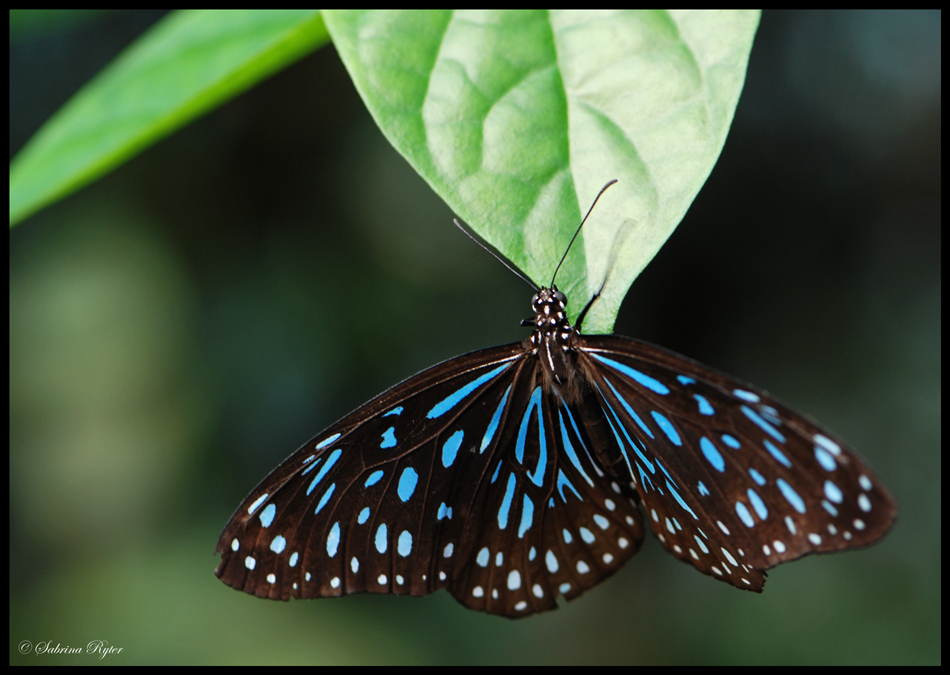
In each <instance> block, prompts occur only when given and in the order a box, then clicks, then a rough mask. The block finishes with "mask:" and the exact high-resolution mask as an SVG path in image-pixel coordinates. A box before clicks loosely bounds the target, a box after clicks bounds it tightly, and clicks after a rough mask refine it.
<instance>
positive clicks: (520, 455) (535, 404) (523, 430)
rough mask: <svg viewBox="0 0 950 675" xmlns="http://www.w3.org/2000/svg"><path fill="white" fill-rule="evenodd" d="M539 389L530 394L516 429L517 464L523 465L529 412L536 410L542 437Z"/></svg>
mask: <svg viewBox="0 0 950 675" xmlns="http://www.w3.org/2000/svg"><path fill="white" fill-rule="evenodd" d="M540 405H541V387H535V388H534V391H533V392H532V393H531V400H530V401H528V407H527V408H525V411H524V415H522V417H521V427H520V428H519V429H518V441H517V443H516V444H515V459H517V460H518V463H519V464H524V442H525V437H526V436H527V435H528V422H529V421H530V420H531V411H532V410H534V409H535V408H538V427H539V428H540V429H541V436H542V437H543V436H544V431H543V430H544V422H542V421H541V410H540V408H539V406H540Z"/></svg>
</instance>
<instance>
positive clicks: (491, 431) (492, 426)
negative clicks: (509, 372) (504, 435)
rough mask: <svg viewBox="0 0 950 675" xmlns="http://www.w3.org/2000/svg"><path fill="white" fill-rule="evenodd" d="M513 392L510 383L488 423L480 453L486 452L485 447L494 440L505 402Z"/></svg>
mask: <svg viewBox="0 0 950 675" xmlns="http://www.w3.org/2000/svg"><path fill="white" fill-rule="evenodd" d="M510 393H511V385H510V384H509V385H508V389H506V390H505V395H504V396H502V397H501V403H499V404H498V408H497V409H496V410H495V414H494V415H492V418H491V422H490V423H489V424H488V429H486V430H485V436H484V437H483V438H482V445H481V447H480V448H479V449H478V454H482V453H483V452H485V448H487V447H488V445H489V444H490V443H491V442H492V439H493V438H494V437H495V432H496V431H498V423H499V421H500V420H501V413H502V412H504V410H505V404H506V403H508V394H510Z"/></svg>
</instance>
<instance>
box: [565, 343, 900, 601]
mask: <svg viewBox="0 0 950 675" xmlns="http://www.w3.org/2000/svg"><path fill="white" fill-rule="evenodd" d="M580 351H581V352H582V353H583V354H584V355H585V356H586V357H588V358H590V359H592V360H593V362H594V364H599V365H597V366H596V367H593V368H590V367H589V370H592V371H594V372H596V375H595V376H594V379H595V381H596V383H597V389H598V391H599V393H600V395H601V401H602V404H603V406H604V407H605V409H606V410H607V411H608V417H613V418H614V419H616V420H617V424H618V426H620V427H622V428H623V429H625V430H626V432H627V433H628V434H629V436H624V438H625V439H626V441H627V444H626V447H627V449H628V453H629V458H630V461H631V463H632V465H633V466H634V471H633V474H634V478H635V480H636V482H637V485H638V490H639V492H640V495H641V498H642V500H643V505H644V508H645V511H646V514H647V519H648V521H649V522H650V525H651V527H652V529H653V531H654V533H655V534H656V536H657V537H658V538H659V539H660V541H661V542H662V543H663V545H664V546H665V547H666V548H667V549H668V550H669V551H670V552H672V553H673V554H674V555H676V556H677V557H679V558H680V559H681V560H684V561H687V562H689V563H691V564H692V565H694V566H695V567H696V568H697V569H699V570H700V571H702V572H704V573H706V574H710V575H712V576H715V577H717V578H719V579H722V580H723V581H727V582H729V583H732V584H734V585H735V586H737V587H739V588H746V589H749V590H761V588H762V586H763V584H764V581H765V575H764V570H766V569H768V568H770V567H774V566H775V565H778V564H779V563H782V562H787V561H790V560H794V559H796V558H800V557H801V556H803V555H807V554H809V553H818V552H828V551H837V550H841V549H845V548H855V547H858V546H864V545H867V544H870V543H873V542H874V541H876V540H877V539H879V538H880V537H881V536H883V534H884V533H885V532H886V531H887V529H888V528H889V527H890V525H891V524H892V522H893V520H894V518H895V510H894V507H893V501H892V499H891V497H890V496H889V495H888V493H887V491H886V490H885V489H884V488H883V486H882V485H881V484H880V482H879V481H878V479H877V478H876V476H875V475H874V474H873V472H871V471H870V469H868V468H867V467H865V466H864V465H863V464H862V462H861V460H860V459H858V458H857V456H856V455H855V454H854V453H853V451H851V450H850V449H849V448H848V447H847V446H846V445H845V444H844V443H843V442H842V441H841V440H840V439H838V438H837V437H835V436H834V435H833V434H831V432H829V431H827V430H826V429H824V428H822V427H820V426H818V425H817V424H815V423H814V422H813V421H811V420H809V419H807V418H805V417H804V416H802V415H801V414H799V413H796V412H794V411H792V410H790V409H789V408H787V407H785V406H784V405H782V404H780V403H778V402H776V401H774V400H773V399H771V398H770V397H769V396H768V395H767V394H766V393H765V392H763V391H761V390H759V389H756V388H753V387H751V386H750V385H747V384H745V383H743V382H739V381H737V380H734V379H732V378H730V377H728V376H725V375H722V374H720V373H717V372H715V371H713V370H711V369H709V368H706V367H704V366H701V365H699V364H697V363H695V362H693V361H690V360H689V359H686V358H684V357H681V356H679V355H677V354H674V353H673V352H668V351H666V350H662V349H660V348H658V347H654V346H653V345H649V344H647V343H643V342H639V341H635V340H630V339H627V338H620V337H617V336H588V337H585V338H584V339H583V347H582V348H581V350H580Z"/></svg>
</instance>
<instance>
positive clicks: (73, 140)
mask: <svg viewBox="0 0 950 675" xmlns="http://www.w3.org/2000/svg"><path fill="white" fill-rule="evenodd" d="M328 39H329V37H328V35H327V33H326V28H325V27H324V25H323V19H322V18H321V16H320V13H319V11H317V10H292V11H284V10H267V11H250V10H240V11H182V12H177V13H173V14H171V15H169V16H168V17H166V18H165V19H163V20H162V21H160V22H159V23H158V24H156V25H155V26H154V27H153V28H152V29H151V30H150V31H149V32H148V33H146V34H145V35H144V36H143V37H142V38H141V39H139V40H138V41H137V42H136V43H135V44H133V45H132V46H131V47H129V48H128V49H127V50H126V51H125V52H124V53H122V54H121V55H120V56H119V57H118V58H116V60H115V61H114V62H113V63H112V64H110V65H109V66H108V67H107V68H106V69H105V70H103V71H102V72H101V73H100V74H99V75H98V76H97V77H96V78H95V79H94V80H92V81H91V82H90V83H89V84H87V85H86V86H85V87H83V89H82V90H81V91H79V93H77V94H76V95H75V96H74V97H73V98H72V99H71V100H70V101H69V102H68V103H67V104H66V105H65V106H63V108H61V109H60V110H59V111H58V112H57V113H56V114H55V115H54V116H53V117H52V118H50V120H49V121H48V122H47V123H46V124H45V125H44V126H43V127H42V128H41V129H40V130H39V131H38V132H37V133H36V135H35V136H34V137H33V138H32V139H31V140H30V142H29V143H27V145H26V146H25V147H24V148H23V150H22V151H21V152H20V153H19V154H18V155H17V157H16V158H15V159H14V160H13V162H12V164H11V165H10V224H11V226H12V225H13V224H15V223H17V222H19V221H20V220H22V219H23V218H26V217H27V216H29V215H30V214H32V213H34V212H35V211H37V210H38V209H40V208H42V207H44V206H46V205H48V204H50V203H51V202H53V201H56V200H57V199H60V198H62V197H64V196H65V195H68V194H70V193H71V192H73V191H75V190H77V189H79V188H80V187H82V186H84V185H86V184H87V183H90V182H91V181H93V180H95V179H97V178H99V177H100V176H102V175H103V174H105V173H107V172H109V171H111V170H112V169H114V168H115V167H117V166H119V165H120V164H122V163H123V162H125V161H126V160H128V159H129V158H131V157H133V156H135V155H136V154H138V153H139V152H141V151H142V150H143V149H145V148H146V147H148V146H150V145H151V144H153V143H155V142H156V141H157V140H159V139H161V138H163V137H164V136H166V135H168V134H170V133H171V132H172V131H174V130H176V129H178V128H179V127H181V126H183V125H185V124H187V123H188V122H190V121H191V120H193V119H195V118H196V117H198V116H199V115H202V114H204V113H206V112H208V111H209V110H211V109H213V108H215V107H216V106H219V105H221V104H222V103H224V102H225V101H227V100H229V99H231V98H233V97H234V96H237V95H238V94H239V93H241V92H243V91H244V90H246V89H248V88H250V87H251V86H253V85H254V84H256V83H257V82H259V81H260V80H262V79H264V78H266V77H268V76H270V75H272V74H273V73H275V72H277V71H279V70H281V69H282V68H284V67H286V66H287V65H289V64H290V63H293V62H294V61H296V60H298V59H299V58H301V57H302V56H305V55H306V54H308V53H310V52H312V51H313V50H314V49H316V48H318V47H320V46H321V45H323V44H325V43H326V42H327V41H328Z"/></svg>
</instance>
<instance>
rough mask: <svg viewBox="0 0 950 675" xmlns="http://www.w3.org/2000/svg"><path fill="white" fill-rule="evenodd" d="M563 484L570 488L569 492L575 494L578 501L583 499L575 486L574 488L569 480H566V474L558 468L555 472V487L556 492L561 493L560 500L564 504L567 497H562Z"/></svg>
mask: <svg viewBox="0 0 950 675" xmlns="http://www.w3.org/2000/svg"><path fill="white" fill-rule="evenodd" d="M565 485H566V486H567V487H569V488H570V489H571V492H573V493H574V494H575V495H577V498H578V499H579V500H580V501H584V498H583V497H581V493H580V492H578V491H577V488H575V487H574V485H573V484H572V483H571V481H570V480H568V478H567V476H565V475H564V472H563V471H561V470H560V469H558V472H557V489H558V492H560V493H561V501H562V502H564V503H565V504H567V499H566V498H565V497H564V486H565Z"/></svg>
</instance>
